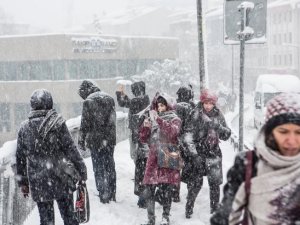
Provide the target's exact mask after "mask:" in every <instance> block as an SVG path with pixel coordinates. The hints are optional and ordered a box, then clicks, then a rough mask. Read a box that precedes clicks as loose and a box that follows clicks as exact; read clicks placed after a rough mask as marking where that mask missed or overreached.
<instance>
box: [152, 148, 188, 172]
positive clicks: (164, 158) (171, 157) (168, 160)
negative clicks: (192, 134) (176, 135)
mask: <svg viewBox="0 0 300 225" xmlns="http://www.w3.org/2000/svg"><path fill="white" fill-rule="evenodd" d="M157 164H158V167H159V168H168V169H173V170H181V169H182V168H183V165H184V162H183V159H182V157H181V154H180V150H179V146H178V145H171V144H161V145H159V146H158V155H157Z"/></svg>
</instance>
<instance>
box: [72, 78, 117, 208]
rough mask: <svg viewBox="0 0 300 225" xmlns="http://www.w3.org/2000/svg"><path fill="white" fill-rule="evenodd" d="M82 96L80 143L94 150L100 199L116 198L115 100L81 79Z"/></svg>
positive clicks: (92, 151) (80, 89)
mask: <svg viewBox="0 0 300 225" xmlns="http://www.w3.org/2000/svg"><path fill="white" fill-rule="evenodd" d="M78 93H79V95H80V96H81V97H82V99H83V100H84V102H83V108H82V115H81V125H80V135H79V140H78V145H79V146H80V148H81V149H82V150H85V149H86V148H88V149H89V150H90V151H91V158H92V163H93V170H94V175H95V181H96V187H97V190H98V191H99V197H100V202H102V203H109V201H116V170H115V161H114V148H115V145H116V111H115V102H114V99H113V98H112V97H111V96H109V95H108V94H106V93H105V92H102V91H100V89H99V87H98V86H97V84H96V83H94V82H93V81H91V80H84V81H82V83H81V85H80V87H79V91H78Z"/></svg>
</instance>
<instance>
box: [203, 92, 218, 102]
mask: <svg viewBox="0 0 300 225" xmlns="http://www.w3.org/2000/svg"><path fill="white" fill-rule="evenodd" d="M200 101H201V102H202V103H204V102H211V103H212V104H214V105H216V103H217V101H218V96H217V95H216V94H215V93H214V92H213V91H211V90H209V89H204V90H203V91H202V92H201V95H200Z"/></svg>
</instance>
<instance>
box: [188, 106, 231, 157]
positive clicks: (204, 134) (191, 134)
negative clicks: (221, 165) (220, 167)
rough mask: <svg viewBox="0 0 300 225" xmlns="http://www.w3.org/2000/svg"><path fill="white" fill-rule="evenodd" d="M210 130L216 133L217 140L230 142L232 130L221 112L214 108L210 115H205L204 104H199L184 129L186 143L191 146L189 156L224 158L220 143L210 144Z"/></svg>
mask: <svg viewBox="0 0 300 225" xmlns="http://www.w3.org/2000/svg"><path fill="white" fill-rule="evenodd" d="M210 130H213V131H215V133H216V134H217V138H218V139H220V140H223V141H226V140H228V138H229V137H230V135H231V130H230V128H229V127H228V126H227V124H226V121H225V118H224V116H223V114H222V113H221V111H220V110H219V109H218V108H217V107H214V108H213V109H212V111H211V112H210V113H209V114H206V113H204V109H203V106H202V103H201V102H199V103H198V104H197V106H196V107H195V109H194V110H193V111H192V112H191V113H190V115H189V118H188V120H187V122H186V124H185V127H184V133H185V142H186V144H187V145H189V146H188V147H187V148H186V150H187V151H188V152H187V154H188V155H190V156H193V155H194V154H197V155H204V156H205V157H210V158H213V157H216V156H219V157H222V152H221V150H220V146H219V143H218V142H217V143H215V142H214V143H210V142H209V137H208V135H209V133H210Z"/></svg>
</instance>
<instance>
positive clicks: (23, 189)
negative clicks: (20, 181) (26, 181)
mask: <svg viewBox="0 0 300 225" xmlns="http://www.w3.org/2000/svg"><path fill="white" fill-rule="evenodd" d="M21 192H22V193H23V196H24V198H28V197H29V187H28V185H22V186H21Z"/></svg>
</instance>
